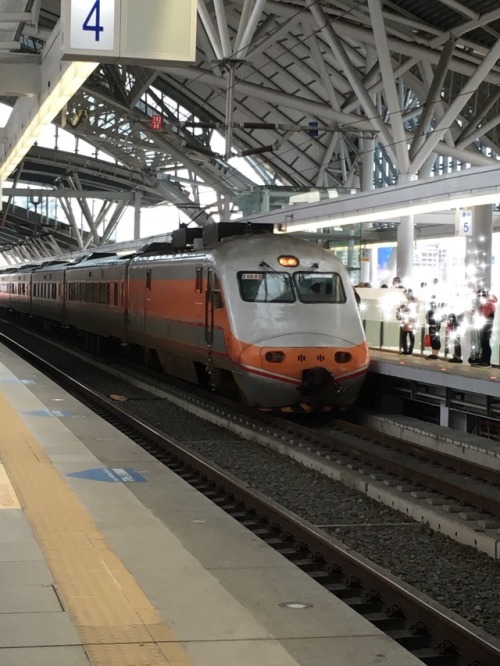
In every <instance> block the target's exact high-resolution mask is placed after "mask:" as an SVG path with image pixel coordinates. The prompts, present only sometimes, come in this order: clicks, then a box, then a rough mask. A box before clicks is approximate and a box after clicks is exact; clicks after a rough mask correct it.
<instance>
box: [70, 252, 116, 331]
mask: <svg viewBox="0 0 500 666" xmlns="http://www.w3.org/2000/svg"><path fill="white" fill-rule="evenodd" d="M127 265H128V258H127V257H119V256H118V255H116V254H114V253H99V252H95V253H92V254H90V255H89V256H88V257H84V258H82V259H81V260H80V261H78V262H76V263H74V264H69V265H68V266H67V268H66V295H65V308H66V318H65V323H66V324H67V325H69V326H72V327H73V328H76V329H78V330H82V331H86V332H88V333H92V334H94V335H97V336H102V337H104V338H109V337H112V338H117V339H119V340H123V341H126V327H125V282H126V275H127Z"/></svg>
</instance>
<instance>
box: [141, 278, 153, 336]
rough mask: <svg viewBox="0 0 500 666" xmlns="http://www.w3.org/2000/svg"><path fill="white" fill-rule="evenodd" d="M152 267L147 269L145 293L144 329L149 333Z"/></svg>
mask: <svg viewBox="0 0 500 666" xmlns="http://www.w3.org/2000/svg"><path fill="white" fill-rule="evenodd" d="M151 307H152V304H151V269H150V268H148V269H146V293H145V295H144V324H143V326H144V327H143V331H144V332H145V333H146V334H147V333H148V317H149V314H150V312H151Z"/></svg>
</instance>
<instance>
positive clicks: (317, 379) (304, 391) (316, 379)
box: [299, 367, 341, 396]
mask: <svg viewBox="0 0 500 666" xmlns="http://www.w3.org/2000/svg"><path fill="white" fill-rule="evenodd" d="M328 389H333V390H334V391H336V392H337V393H338V392H340V390H341V389H340V387H339V385H338V384H337V382H336V381H335V378H334V376H333V375H332V373H331V372H329V371H328V370H327V369H326V368H321V367H315V368H308V369H307V370H303V371H302V382H301V384H300V386H299V393H300V395H303V396H314V395H319V394H321V393H323V392H324V391H327V390H328Z"/></svg>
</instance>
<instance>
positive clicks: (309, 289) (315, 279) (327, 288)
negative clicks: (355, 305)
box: [293, 272, 347, 303]
mask: <svg viewBox="0 0 500 666" xmlns="http://www.w3.org/2000/svg"><path fill="white" fill-rule="evenodd" d="M293 279H294V282H295V288H296V289H297V293H298V295H299V299H300V300H301V301H302V302H303V303H345V302H346V300H347V299H346V294H345V290H344V285H343V284H342V279H341V277H340V275H339V274H338V273H301V272H297V273H294V276H293Z"/></svg>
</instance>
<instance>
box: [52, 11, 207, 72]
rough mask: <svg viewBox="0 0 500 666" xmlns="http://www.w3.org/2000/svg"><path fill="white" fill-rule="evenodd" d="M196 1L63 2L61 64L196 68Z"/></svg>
mask: <svg viewBox="0 0 500 666" xmlns="http://www.w3.org/2000/svg"><path fill="white" fill-rule="evenodd" d="M196 22H197V0H146V1H145V2H141V1H140V0H62V13H61V25H62V31H63V53H62V58H63V60H84V61H85V60H91V61H97V62H102V63H108V64H109V63H111V64H114V63H125V64H126V63H130V64H138V65H140V64H143V65H145V66H148V65H154V64H158V65H161V64H165V62H175V63H187V62H194V60H195V57H196Z"/></svg>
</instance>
